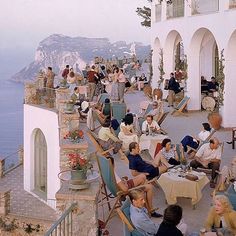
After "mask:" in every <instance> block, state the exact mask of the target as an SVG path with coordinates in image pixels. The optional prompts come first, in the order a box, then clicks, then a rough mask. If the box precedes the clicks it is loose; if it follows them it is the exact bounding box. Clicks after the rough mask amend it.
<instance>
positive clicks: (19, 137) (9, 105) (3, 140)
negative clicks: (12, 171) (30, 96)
mask: <svg viewBox="0 0 236 236" xmlns="http://www.w3.org/2000/svg"><path fill="white" fill-rule="evenodd" d="M23 97H24V86H23V84H18V83H14V82H11V81H9V80H7V79H5V78H3V77H1V78H0V158H2V157H4V156H6V155H9V154H11V153H13V152H15V151H16V150H17V149H18V147H19V145H22V144H23Z"/></svg>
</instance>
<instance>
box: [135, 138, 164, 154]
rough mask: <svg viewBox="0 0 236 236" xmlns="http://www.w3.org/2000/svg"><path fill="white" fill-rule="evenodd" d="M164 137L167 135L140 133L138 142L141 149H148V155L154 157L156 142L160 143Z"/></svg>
mask: <svg viewBox="0 0 236 236" xmlns="http://www.w3.org/2000/svg"><path fill="white" fill-rule="evenodd" d="M165 138H168V136H167V135H163V134H155V135H154V136H152V135H146V134H142V135H141V137H140V142H139V145H140V149H141V151H142V150H146V149H147V150H149V153H150V155H151V156H152V158H154V154H155V150H156V146H157V144H158V143H161V142H162V141H163V139H165Z"/></svg>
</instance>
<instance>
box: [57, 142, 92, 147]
mask: <svg viewBox="0 0 236 236" xmlns="http://www.w3.org/2000/svg"><path fill="white" fill-rule="evenodd" d="M60 148H61V149H88V142H82V143H60Z"/></svg>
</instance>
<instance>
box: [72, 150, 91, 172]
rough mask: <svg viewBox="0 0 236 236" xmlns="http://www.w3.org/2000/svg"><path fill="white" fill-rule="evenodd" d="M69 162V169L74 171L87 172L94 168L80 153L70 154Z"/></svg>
mask: <svg viewBox="0 0 236 236" xmlns="http://www.w3.org/2000/svg"><path fill="white" fill-rule="evenodd" d="M68 160H69V161H68V164H69V167H70V168H71V169H72V170H87V169H90V168H92V167H93V166H92V164H91V163H90V161H89V160H88V159H85V158H84V157H82V156H81V155H80V154H79V153H69V154H68Z"/></svg>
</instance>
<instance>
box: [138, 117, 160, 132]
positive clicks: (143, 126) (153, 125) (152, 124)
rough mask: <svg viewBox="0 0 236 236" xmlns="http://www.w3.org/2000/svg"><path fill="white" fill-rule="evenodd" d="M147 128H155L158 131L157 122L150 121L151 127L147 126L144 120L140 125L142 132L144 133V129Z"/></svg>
mask: <svg viewBox="0 0 236 236" xmlns="http://www.w3.org/2000/svg"><path fill="white" fill-rule="evenodd" d="M147 126H148V129H149V130H150V128H151V127H152V128H156V129H157V130H159V129H160V126H159V125H158V124H157V122H156V121H155V120H153V121H152V123H151V125H149V124H148V123H147V121H146V120H145V121H144V122H143V124H142V132H143V133H145V131H146V129H147Z"/></svg>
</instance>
